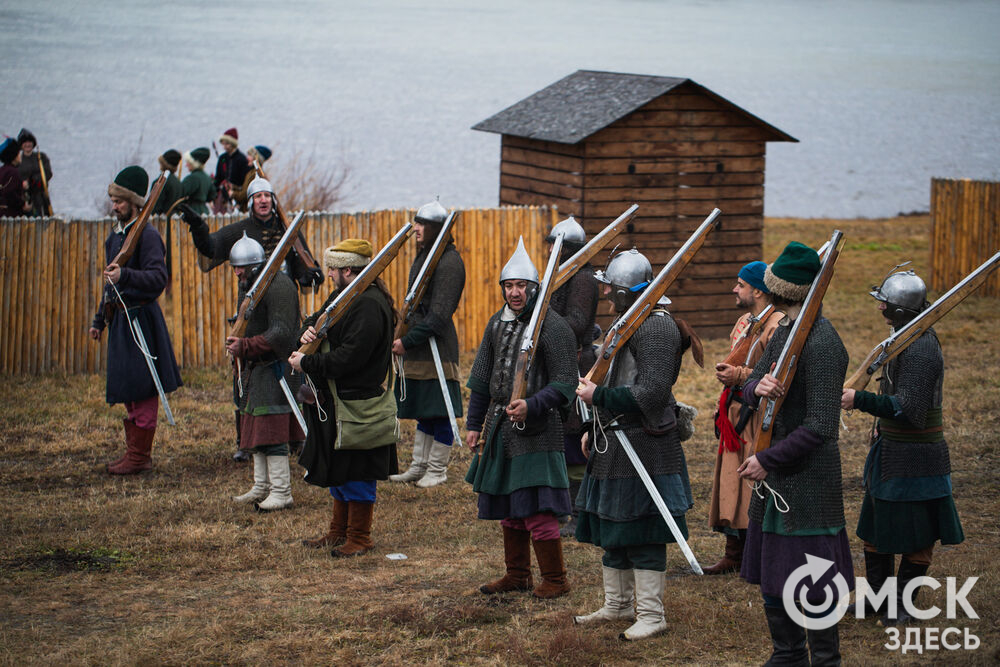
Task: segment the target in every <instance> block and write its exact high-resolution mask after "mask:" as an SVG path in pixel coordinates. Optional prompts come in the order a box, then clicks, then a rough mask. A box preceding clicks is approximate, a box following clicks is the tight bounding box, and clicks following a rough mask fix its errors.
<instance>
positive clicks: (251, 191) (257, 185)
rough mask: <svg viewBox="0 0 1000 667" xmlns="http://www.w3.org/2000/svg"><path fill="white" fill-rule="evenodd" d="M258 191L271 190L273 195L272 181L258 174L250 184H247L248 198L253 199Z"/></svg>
mask: <svg viewBox="0 0 1000 667" xmlns="http://www.w3.org/2000/svg"><path fill="white" fill-rule="evenodd" d="M258 192H270V193H271V194H272V195H273V194H274V188H272V187H271V183H270V181H268V180H267V179H266V178H261V177H260V176H257V177H256V178H254V179H253V180H252V181H250V185H249V186H247V199H253V196H254V195H255V194H257V193H258Z"/></svg>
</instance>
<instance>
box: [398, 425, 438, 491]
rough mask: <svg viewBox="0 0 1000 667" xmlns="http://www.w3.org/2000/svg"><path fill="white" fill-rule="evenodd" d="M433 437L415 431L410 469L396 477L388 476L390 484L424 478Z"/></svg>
mask: <svg viewBox="0 0 1000 667" xmlns="http://www.w3.org/2000/svg"><path fill="white" fill-rule="evenodd" d="M433 441H434V436H432V435H430V434H429V433H424V432H423V431H421V430H419V429H418V430H417V433H416V435H414V436H413V461H412V462H411V463H410V468H409V470H407V471H406V472H404V473H400V474H398V475H389V481H390V482H415V481H417V480H418V479H420V478H421V477H423V476H424V473H425V472H426V471H427V457H428V456H429V455H430V449H431V442H433Z"/></svg>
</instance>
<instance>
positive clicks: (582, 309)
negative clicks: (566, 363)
mask: <svg viewBox="0 0 1000 667" xmlns="http://www.w3.org/2000/svg"><path fill="white" fill-rule="evenodd" d="M597 298H598V293H597V281H596V280H595V279H594V269H593V267H591V266H590V264H584V265H583V266H582V267H581V268H580V270H579V271H577V272H576V273H575V274H573V277H572V278H570V279H569V280H567V281H566V283H565V284H564V285H563V286H562V287H560V288H559V289H557V290H556V291H555V292H553V293H552V298H551V299H550V300H549V308H550V309H552V310H554V311H556V312H557V313H559V314H560V315H562V316H563V318H564V319H565V320H566V323H567V324H568V325H569V328H570V329H572V330H573V336H574V338H575V339H576V348H577V349H578V350H579V349H581V348H583V347H587V346H589V345H590V344H591V343H592V342H593V341H594V322H595V320H596V318H597ZM581 370H590V366H587V368H586V369H582V368H581Z"/></svg>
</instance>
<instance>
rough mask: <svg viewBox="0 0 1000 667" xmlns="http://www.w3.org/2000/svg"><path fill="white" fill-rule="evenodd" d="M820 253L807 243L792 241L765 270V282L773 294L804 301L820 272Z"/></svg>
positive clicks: (790, 299)
mask: <svg viewBox="0 0 1000 667" xmlns="http://www.w3.org/2000/svg"><path fill="white" fill-rule="evenodd" d="M819 267H820V262H819V255H817V254H816V251H815V250H813V249H812V248H810V247H809V246H807V245H803V244H801V243H799V242H798V241H792V242H791V243H789V244H788V245H786V246H785V249H784V250H782V251H781V254H780V255H778V259H776V260H774V262H773V263H772V264H771V265H770V266H769V267H767V271H765V272H764V284H765V285H767V288H768V289H769V290H771V292H772V293H773V294H777V295H778V296H780V297H784V298H786V299H788V300H789V301H802V300H804V299H805V298H806V294H808V293H809V288H810V287H811V286H812V282H813V280H815V278H816V274H817V273H819Z"/></svg>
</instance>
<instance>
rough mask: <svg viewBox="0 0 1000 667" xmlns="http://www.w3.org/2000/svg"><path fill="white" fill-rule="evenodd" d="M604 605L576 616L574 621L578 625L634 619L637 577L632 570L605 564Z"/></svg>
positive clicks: (603, 570) (603, 571)
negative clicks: (634, 592) (633, 598)
mask: <svg viewBox="0 0 1000 667" xmlns="http://www.w3.org/2000/svg"><path fill="white" fill-rule="evenodd" d="M602 573H603V575H604V606H603V607H601V608H600V609H598V610H597V611H595V612H594V613H592V614H587V615H586V616H574V617H573V622H574V623H576V624H578V625H587V624H589V623H603V622H604V621H632V620H634V619H635V610H634V609H633V608H632V594H633V591H634V590H635V578H634V577H633V575H632V570H617V569H615V568H613V567H607V566H604V567H603V569H602Z"/></svg>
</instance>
